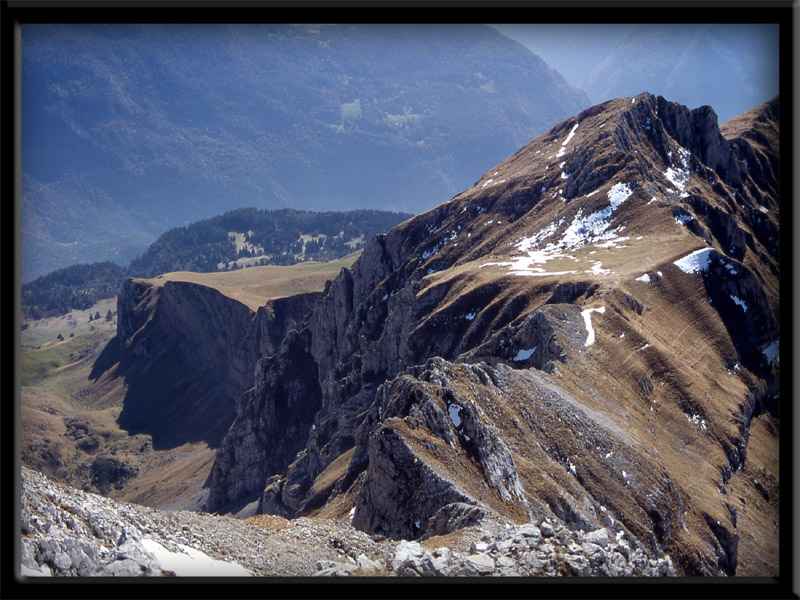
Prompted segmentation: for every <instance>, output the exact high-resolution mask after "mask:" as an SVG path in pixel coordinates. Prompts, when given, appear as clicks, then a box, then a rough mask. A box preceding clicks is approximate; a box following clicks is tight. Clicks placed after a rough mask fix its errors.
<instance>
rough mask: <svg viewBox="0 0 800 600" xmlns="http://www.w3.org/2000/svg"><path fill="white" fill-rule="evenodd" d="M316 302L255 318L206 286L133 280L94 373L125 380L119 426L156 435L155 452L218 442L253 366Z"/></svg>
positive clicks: (276, 304) (273, 307) (275, 305)
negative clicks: (110, 372)
mask: <svg viewBox="0 0 800 600" xmlns="http://www.w3.org/2000/svg"><path fill="white" fill-rule="evenodd" d="M312 300H313V295H310V296H309V297H308V298H304V297H297V298H295V299H293V301H292V302H291V303H287V302H285V301H281V300H275V301H272V302H269V303H267V304H266V305H265V306H264V307H261V308H260V309H259V310H258V311H257V312H256V313H253V311H251V310H250V309H249V308H248V307H247V306H245V305H244V304H242V303H241V302H239V301H237V300H234V299H232V298H230V297H228V296H226V295H224V294H222V293H220V292H219V291H217V290H216V289H213V288H210V287H207V286H204V285H199V284H195V283H189V282H182V281H165V282H161V281H159V280H158V278H156V279H153V280H143V279H129V280H127V281H126V282H125V283H124V284H123V286H122V288H121V290H120V294H119V296H118V301H117V314H118V327H117V335H116V337H115V338H114V339H113V340H112V342H111V343H109V345H108V347H107V348H106V350H105V351H104V353H103V355H102V356H101V357H100V359H99V360H98V361H97V363H96V365H95V368H94V372H93V376H94V377H97V376H99V375H100V373H101V372H103V371H105V370H107V369H114V374H115V375H117V376H122V377H124V378H125V382H126V385H127V392H126V395H125V400H124V403H123V407H122V412H121V413H120V416H119V424H120V426H121V427H123V428H124V429H126V430H128V431H129V432H130V433H148V434H151V435H152V436H153V446H154V447H155V448H157V449H158V448H167V447H173V446H177V445H180V444H182V443H185V442H187V441H198V440H204V441H206V442H208V443H209V444H211V445H212V446H216V445H219V443H220V440H221V439H222V436H223V435H224V434H225V433H226V432H227V430H228V428H229V426H230V424H231V422H232V421H233V418H234V415H235V404H236V402H237V401H238V400H239V399H240V398H241V396H242V394H243V393H244V392H245V390H247V389H248V388H250V387H252V382H253V373H254V369H255V364H256V361H257V360H258V358H259V357H261V356H263V355H264V354H268V353H272V352H274V351H275V349H276V344H277V340H279V339H280V338H281V337H282V336H283V335H284V333H285V332H286V330H287V329H288V328H289V327H290V325H291V323H293V322H294V320H301V319H302V317H303V311H304V310H306V309H307V308H308V306H309V304H310V303H311V301H312Z"/></svg>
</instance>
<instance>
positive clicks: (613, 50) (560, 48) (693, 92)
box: [495, 23, 779, 123]
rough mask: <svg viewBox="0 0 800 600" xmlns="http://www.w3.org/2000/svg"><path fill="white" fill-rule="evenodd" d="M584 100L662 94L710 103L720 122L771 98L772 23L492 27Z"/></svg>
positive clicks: (693, 103)
mask: <svg viewBox="0 0 800 600" xmlns="http://www.w3.org/2000/svg"><path fill="white" fill-rule="evenodd" d="M495 27H496V28H497V29H498V30H499V31H501V32H502V33H504V34H505V35H508V36H510V37H512V38H513V39H515V40H518V41H519V42H520V43H522V44H524V45H525V46H526V47H527V48H529V49H530V50H531V51H532V52H534V53H536V54H537V55H539V56H541V57H542V58H543V59H544V60H545V61H547V62H548V64H550V65H551V66H552V67H553V68H555V69H557V70H558V71H559V72H560V73H561V74H562V75H564V77H565V78H566V79H567V81H569V82H570V83H572V84H573V85H576V86H578V87H579V88H580V89H582V90H583V91H585V92H586V93H587V94H588V95H589V97H590V98H591V100H592V102H603V101H605V100H610V99H612V98H619V97H624V96H634V95H636V94H639V93H641V92H643V91H649V92H651V93H654V94H662V95H664V96H667V97H669V98H671V99H673V100H675V101H678V102H680V103H681V104H685V105H687V106H690V107H698V106H702V105H710V106H713V107H714V111H715V112H716V113H717V115H719V121H720V123H724V122H725V121H727V120H729V119H731V118H733V117H735V116H737V115H739V114H741V113H743V112H745V111H747V110H749V109H750V108H752V107H754V106H756V105H758V104H761V103H763V102H766V101H768V100H770V99H771V98H773V97H774V96H775V95H777V94H778V74H779V61H778V40H779V30H778V25H777V24H770V23H760V24H752V23H751V24H743V23H738V24H737V23H727V24H721V23H716V24H698V23H694V24H692V23H689V24H674V23H672V24H670V23H656V24H653V23H649V24H647V23H644V24H631V23H627V24H626V23H608V24H602V25H598V24H590V23H564V24H551V23H538V24H535V23H530V24H528V23H519V24H508V25H496V26H495Z"/></svg>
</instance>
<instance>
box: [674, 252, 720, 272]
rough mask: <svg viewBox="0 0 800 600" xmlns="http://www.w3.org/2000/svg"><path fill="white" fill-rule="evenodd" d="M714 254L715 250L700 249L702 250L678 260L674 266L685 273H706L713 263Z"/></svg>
mask: <svg viewBox="0 0 800 600" xmlns="http://www.w3.org/2000/svg"><path fill="white" fill-rule="evenodd" d="M712 252H714V249H713V248H700V250H695V251H694V252H692V253H690V254H687V255H686V256H684V257H683V258H681V259H679V260H676V261H675V262H674V263H673V264H674V265H675V266H676V267H678V268H679V269H680V270H681V271H683V272H684V273H697V272H699V271H705V270H706V269H707V268H708V265H709V262H710V261H711V253H712Z"/></svg>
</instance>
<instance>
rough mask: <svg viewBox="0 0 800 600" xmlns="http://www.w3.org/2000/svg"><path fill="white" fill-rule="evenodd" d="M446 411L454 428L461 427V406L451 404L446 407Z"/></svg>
mask: <svg viewBox="0 0 800 600" xmlns="http://www.w3.org/2000/svg"><path fill="white" fill-rule="evenodd" d="M447 412H448V414H449V415H450V422H451V423H453V425H454V426H455V428H456V429H458V428H459V427H461V407H460V406H459V405H458V404H451V405H450V406H448V407H447Z"/></svg>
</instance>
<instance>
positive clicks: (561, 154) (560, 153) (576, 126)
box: [556, 123, 578, 158]
mask: <svg viewBox="0 0 800 600" xmlns="http://www.w3.org/2000/svg"><path fill="white" fill-rule="evenodd" d="M576 129H578V124H577V123H575V125H574V126H573V128H572V129H571V130H570V132H569V135H567V139H565V140H564V141H563V142H561V149H560V150H559V151H558V153H557V154H556V156H557V157H559V158H560V157H562V156H564V152H565V151H566V149H567V148H566V146H567V144H569V141H570V140H571V139H572V136H573V135H575V130H576Z"/></svg>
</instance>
